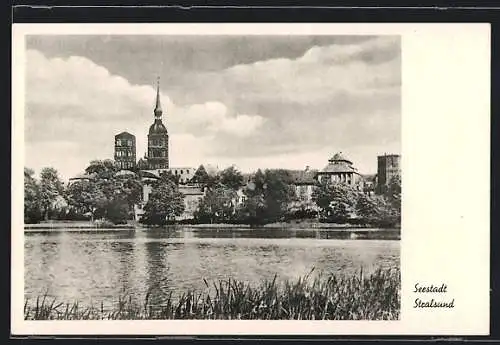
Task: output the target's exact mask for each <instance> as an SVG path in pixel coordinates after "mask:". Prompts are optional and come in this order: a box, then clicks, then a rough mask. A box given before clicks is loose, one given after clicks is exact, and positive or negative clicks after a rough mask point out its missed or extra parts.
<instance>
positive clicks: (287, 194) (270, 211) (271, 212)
mask: <svg viewBox="0 0 500 345" xmlns="http://www.w3.org/2000/svg"><path fill="white" fill-rule="evenodd" d="M290 182H291V176H290V174H289V172H288V171H286V170H266V172H265V174H264V186H263V189H264V200H265V205H266V212H265V213H266V220H267V221H268V222H276V221H280V220H282V219H283V217H284V216H285V214H286V212H287V209H288V205H289V203H290V202H291V201H292V200H293V198H294V196H295V193H294V190H293V187H292V185H291V184H290Z"/></svg>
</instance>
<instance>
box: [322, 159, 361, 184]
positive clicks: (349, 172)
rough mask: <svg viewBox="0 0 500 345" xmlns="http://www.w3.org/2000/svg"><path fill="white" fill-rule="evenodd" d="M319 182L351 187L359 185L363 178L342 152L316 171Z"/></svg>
mask: <svg viewBox="0 0 500 345" xmlns="http://www.w3.org/2000/svg"><path fill="white" fill-rule="evenodd" d="M317 179H318V181H319V182H341V183H345V184H348V185H351V186H356V185H359V184H360V182H362V180H363V178H362V176H361V174H360V173H359V172H358V169H356V168H355V167H354V166H353V163H352V161H350V160H349V159H347V158H346V157H345V156H344V155H343V154H342V152H339V153H336V154H334V155H333V157H332V158H330V159H329V160H328V165H327V166H325V167H324V168H323V170H320V171H318V173H317Z"/></svg>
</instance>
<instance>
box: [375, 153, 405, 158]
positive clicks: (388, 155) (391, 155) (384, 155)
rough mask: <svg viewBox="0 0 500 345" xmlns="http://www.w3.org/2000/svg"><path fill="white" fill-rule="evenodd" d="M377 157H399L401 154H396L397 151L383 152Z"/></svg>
mask: <svg viewBox="0 0 500 345" xmlns="http://www.w3.org/2000/svg"><path fill="white" fill-rule="evenodd" d="M378 157H401V155H398V154H397V153H389V154H387V153H385V154H383V155H380V156H378Z"/></svg>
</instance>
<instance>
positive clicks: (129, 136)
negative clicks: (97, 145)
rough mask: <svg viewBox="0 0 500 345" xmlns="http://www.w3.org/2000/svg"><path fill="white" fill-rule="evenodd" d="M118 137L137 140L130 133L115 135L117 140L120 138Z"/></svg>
mask: <svg viewBox="0 0 500 345" xmlns="http://www.w3.org/2000/svg"><path fill="white" fill-rule="evenodd" d="M118 137H127V138H135V135H133V134H130V133H129V132H121V133H119V134H117V135H115V138H118Z"/></svg>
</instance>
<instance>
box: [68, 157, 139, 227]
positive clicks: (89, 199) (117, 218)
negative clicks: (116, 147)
mask: <svg viewBox="0 0 500 345" xmlns="http://www.w3.org/2000/svg"><path fill="white" fill-rule="evenodd" d="M85 171H86V173H87V174H88V175H89V178H88V179H87V180H81V181H77V182H74V183H72V184H71V185H70V186H69V187H68V189H67V193H66V194H67V198H68V202H69V204H70V205H71V206H72V207H73V208H75V209H76V210H78V211H79V212H80V213H81V214H86V213H90V215H91V219H92V220H94V219H95V218H106V219H108V220H110V221H112V222H113V223H115V224H117V223H123V222H124V221H126V220H127V219H129V218H130V214H131V213H132V212H133V207H134V205H135V204H137V203H138V202H139V201H140V200H141V194H142V182H141V180H140V178H139V176H137V175H136V174H134V173H126V174H123V175H120V174H117V172H118V171H119V169H118V167H117V166H116V164H115V163H114V162H113V161H110V160H105V161H92V162H91V163H90V165H89V166H88V167H87V168H86V169H85ZM118 210H119V211H118ZM125 210H126V212H125Z"/></svg>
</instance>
